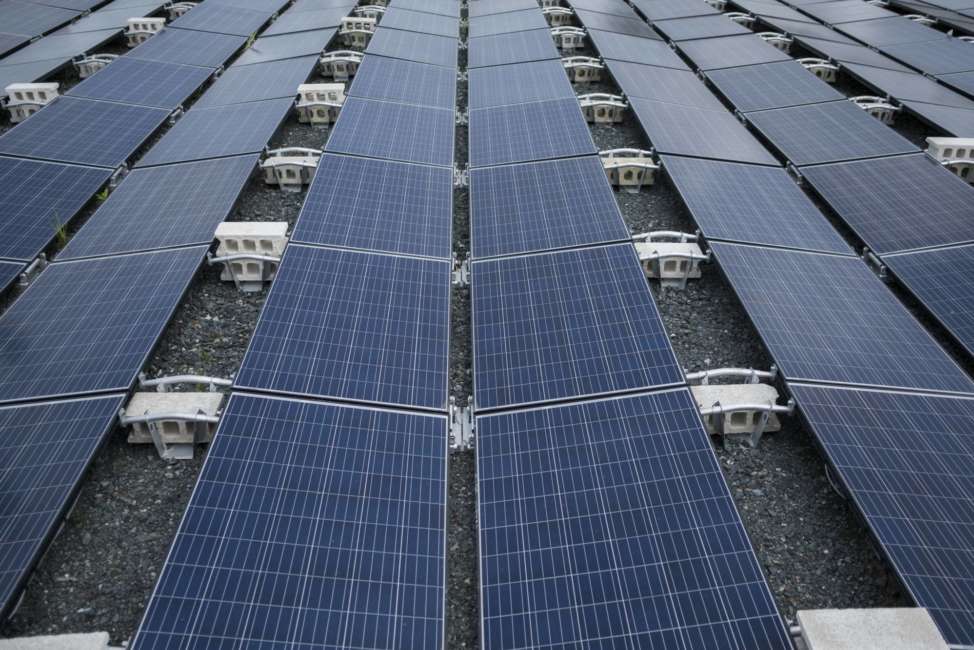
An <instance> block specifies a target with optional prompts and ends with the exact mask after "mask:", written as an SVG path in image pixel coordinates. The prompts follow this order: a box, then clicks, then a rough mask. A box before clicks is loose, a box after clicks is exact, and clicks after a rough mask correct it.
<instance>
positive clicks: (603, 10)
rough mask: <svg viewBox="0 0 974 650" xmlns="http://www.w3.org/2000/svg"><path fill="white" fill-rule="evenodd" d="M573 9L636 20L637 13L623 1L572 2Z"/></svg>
mask: <svg viewBox="0 0 974 650" xmlns="http://www.w3.org/2000/svg"><path fill="white" fill-rule="evenodd" d="M571 6H572V8H573V9H584V10H586V11H596V12H598V13H600V14H613V15H615V16H623V17H625V18H636V17H637V16H636V13H635V12H634V11H633V10H632V7H630V6H629V5H628V4H626V3H625V2H623V0H572V2H571Z"/></svg>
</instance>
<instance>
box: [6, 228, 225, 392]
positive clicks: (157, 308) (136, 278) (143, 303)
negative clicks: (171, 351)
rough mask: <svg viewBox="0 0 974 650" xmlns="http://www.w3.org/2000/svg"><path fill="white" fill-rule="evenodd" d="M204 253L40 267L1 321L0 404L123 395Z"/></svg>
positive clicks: (184, 251)
mask: <svg viewBox="0 0 974 650" xmlns="http://www.w3.org/2000/svg"><path fill="white" fill-rule="evenodd" d="M207 248H208V247H207V246H200V247H196V248H182V249H177V250H168V251H161V252H153V253H142V254H139V255H121V256H117V257H108V258H101V259H94V260H84V261H77V262H57V263H55V264H52V265H50V266H49V267H47V268H46V269H45V270H44V272H43V273H41V274H40V275H39V276H38V277H37V278H36V279H35V280H34V281H33V282H32V283H31V285H30V286H29V287H28V288H27V290H26V291H24V293H23V294H21V295H20V297H18V298H17V300H16V301H15V302H14V303H13V304H12V305H10V306H9V307H8V308H7V309H6V311H5V312H4V313H3V315H2V316H0V361H2V363H0V402H2V403H11V402H17V401H24V400H36V399H46V398H52V397H65V396H73V395H81V394H90V393H96V392H111V391H120V390H122V391H127V390H128V389H129V388H130V387H131V386H132V383H133V382H134V381H135V378H136V376H137V375H138V373H139V371H140V370H141V369H142V367H143V366H144V365H145V362H146V359H148V356H149V354H150V353H151V351H152V349H153V348H154V347H155V344H156V341H157V340H158V337H159V336H160V334H161V333H162V331H163V329H164V328H165V326H166V324H167V323H168V322H169V319H170V318H171V317H172V314H173V313H174V312H175V310H176V307H177V306H178V305H179V301H180V300H181V299H182V296H183V293H184V292H185V290H186V288H187V287H188V286H189V283H190V280H192V278H193V275H194V274H195V272H196V269H197V268H198V267H199V265H200V262H202V260H203V256H204V254H205V253H206V250H207Z"/></svg>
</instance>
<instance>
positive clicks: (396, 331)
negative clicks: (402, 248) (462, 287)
mask: <svg viewBox="0 0 974 650" xmlns="http://www.w3.org/2000/svg"><path fill="white" fill-rule="evenodd" d="M450 267H451V264H450V262H449V261H446V260H430V259H420V258H415V257H402V256H393V255H380V254H375V253H364V252H357V251H350V250H336V249H326V248H318V247H309V246H303V245H299V244H291V245H289V246H288V247H287V249H286V250H285V253H284V258H283V260H282V262H281V266H280V268H279V269H278V272H277V277H276V278H275V280H274V285H273V287H271V290H270V293H269V294H268V296H267V300H266V302H265V304H264V309H263V311H262V312H261V315H260V319H259V320H258V322H257V329H256V331H255V332H254V336H253V338H252V339H251V341H250V346H249V347H248V348H247V352H246V355H245V356H244V360H243V364H242V365H241V368H240V372H239V373H238V374H237V378H236V381H235V383H234V386H235V387H236V388H238V389H243V390H247V389H252V390H258V391H267V392H274V393H286V394H291V395H297V396H306V397H321V398H326V399H341V400H346V401H354V402H368V403H377V404H388V405H395V406H404V407H411V408H417V409H427V410H440V411H443V410H446V408H447V371H448V359H449V330H450Z"/></svg>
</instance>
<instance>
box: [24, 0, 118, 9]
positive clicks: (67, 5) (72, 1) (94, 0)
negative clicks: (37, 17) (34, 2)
mask: <svg viewBox="0 0 974 650" xmlns="http://www.w3.org/2000/svg"><path fill="white" fill-rule="evenodd" d="M104 1H105V0H45V3H44V4H47V5H50V6H52V7H61V8H62V9H72V10H74V11H81V12H85V11H90V10H92V9H94V8H95V6H97V5H99V4H102V3H103V2H104ZM38 4H40V3H38Z"/></svg>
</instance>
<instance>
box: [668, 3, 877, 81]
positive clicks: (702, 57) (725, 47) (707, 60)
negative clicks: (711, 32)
mask: <svg viewBox="0 0 974 650" xmlns="http://www.w3.org/2000/svg"><path fill="white" fill-rule="evenodd" d="M855 1H856V2H859V0H855ZM678 45H679V48H680V50H681V51H682V52H683V53H684V54H685V55H686V56H687V58H688V59H690V60H691V61H693V63H694V64H695V65H696V66H697V67H698V68H700V69H701V70H717V69H720V68H733V67H737V66H741V65H754V64H756V63H771V62H772V61H791V60H792V59H791V57H790V56H788V54H786V53H784V52H782V51H781V50H779V49H778V48H776V47H775V46H773V45H769V44H768V43H765V42H764V41H763V40H762V39H760V38H758V37H757V36H755V35H754V34H746V35H744V36H721V37H720V38H704V39H700V40H697V41H681V42H680V43H679V44H678Z"/></svg>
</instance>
